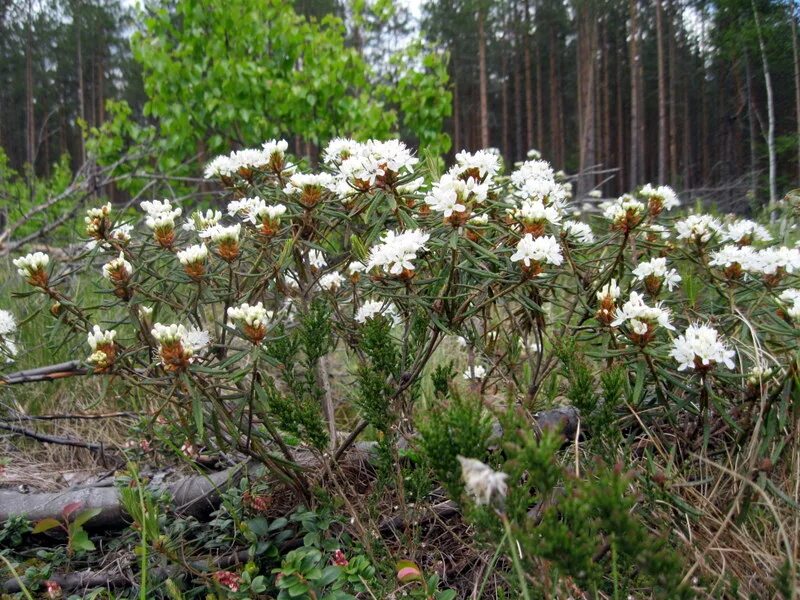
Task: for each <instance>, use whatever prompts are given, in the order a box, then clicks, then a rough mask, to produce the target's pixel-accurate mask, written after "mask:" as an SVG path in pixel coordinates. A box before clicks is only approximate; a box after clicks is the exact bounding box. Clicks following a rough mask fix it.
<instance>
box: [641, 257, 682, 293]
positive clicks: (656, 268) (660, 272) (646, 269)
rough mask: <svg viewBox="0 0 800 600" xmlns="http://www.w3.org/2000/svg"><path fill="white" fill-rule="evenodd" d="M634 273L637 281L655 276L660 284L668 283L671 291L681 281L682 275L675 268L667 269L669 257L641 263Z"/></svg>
mask: <svg viewBox="0 0 800 600" xmlns="http://www.w3.org/2000/svg"><path fill="white" fill-rule="evenodd" d="M633 274H634V275H635V276H636V280H637V281H647V279H648V277H650V278H655V279H656V280H657V281H658V283H659V286H660V285H661V284H666V286H667V289H669V291H670V292H671V291H672V290H673V289H674V288H675V287H676V286H677V285H678V284H679V283H680V282H681V276H680V275H678V272H677V271H676V270H675V269H667V259H666V258H663V257H658V258H653V259H651V260H649V261H646V262H641V263H639V264H638V265H637V266H636V268H635V269H634V270H633Z"/></svg>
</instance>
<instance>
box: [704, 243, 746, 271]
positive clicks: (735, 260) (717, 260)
mask: <svg viewBox="0 0 800 600" xmlns="http://www.w3.org/2000/svg"><path fill="white" fill-rule="evenodd" d="M755 255H756V253H755V251H754V250H753V248H752V247H751V246H737V245H736V244H727V245H725V246H723V247H722V248H720V249H719V250H715V251H714V252H712V253H711V260H710V261H709V263H708V264H709V265H711V266H712V267H724V268H727V267H731V266H733V265H734V264H738V265H739V266H740V267H741V268H742V269H744V270H745V271H749V270H751V269H752V268H753V260H754V258H755Z"/></svg>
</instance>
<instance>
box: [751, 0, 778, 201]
mask: <svg viewBox="0 0 800 600" xmlns="http://www.w3.org/2000/svg"><path fill="white" fill-rule="evenodd" d="M750 4H751V5H752V7H753V19H754V20H755V22H756V33H757V35H758V49H759V50H760V52H761V64H762V66H763V67H764V87H765V88H766V90H767V156H768V158H769V203H770V206H774V204H775V203H776V202H777V201H778V184H777V157H776V155H775V102H774V100H773V97H772V76H771V75H770V71H769V61H768V60H767V47H766V44H765V43H764V35H763V33H762V31H761V19H760V18H759V16H758V10H756V3H755V0H751V1H750Z"/></svg>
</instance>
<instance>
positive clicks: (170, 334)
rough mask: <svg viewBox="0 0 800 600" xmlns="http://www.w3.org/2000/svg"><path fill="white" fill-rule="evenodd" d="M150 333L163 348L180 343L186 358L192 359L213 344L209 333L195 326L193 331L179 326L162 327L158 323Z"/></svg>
mask: <svg viewBox="0 0 800 600" xmlns="http://www.w3.org/2000/svg"><path fill="white" fill-rule="evenodd" d="M150 333H151V334H152V335H153V337H154V338H155V340H156V341H157V342H158V343H159V345H161V346H162V347H163V346H168V345H172V344H176V343H180V345H181V346H182V348H183V351H184V356H185V357H186V358H189V357H191V356H192V355H193V354H195V353H196V352H197V351H199V350H201V349H202V348H204V347H205V346H208V344H209V343H210V342H211V336H210V335H209V333H208V332H207V331H204V330H202V329H198V328H197V327H194V326H193V327H192V328H191V329H186V327H184V326H183V325H179V324H172V325H162V324H161V323H156V324H155V325H153V329H152V330H151V331H150Z"/></svg>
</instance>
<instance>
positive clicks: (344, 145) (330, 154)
mask: <svg viewBox="0 0 800 600" xmlns="http://www.w3.org/2000/svg"><path fill="white" fill-rule="evenodd" d="M363 148H364V145H363V144H362V143H361V142H357V141H355V140H351V139H345V138H334V139H332V140H331V141H330V142H328V145H327V146H325V150H323V152H322V162H324V163H325V164H326V165H338V164H341V163H342V162H343V161H345V160H347V159H348V158H350V157H351V156H354V155H356V154H361V152H363Z"/></svg>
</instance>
